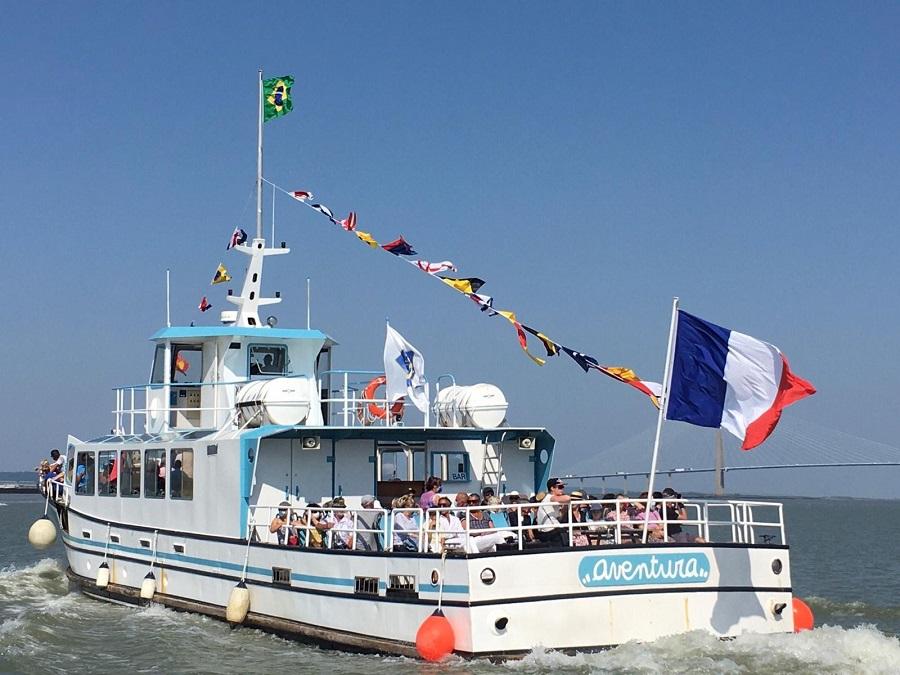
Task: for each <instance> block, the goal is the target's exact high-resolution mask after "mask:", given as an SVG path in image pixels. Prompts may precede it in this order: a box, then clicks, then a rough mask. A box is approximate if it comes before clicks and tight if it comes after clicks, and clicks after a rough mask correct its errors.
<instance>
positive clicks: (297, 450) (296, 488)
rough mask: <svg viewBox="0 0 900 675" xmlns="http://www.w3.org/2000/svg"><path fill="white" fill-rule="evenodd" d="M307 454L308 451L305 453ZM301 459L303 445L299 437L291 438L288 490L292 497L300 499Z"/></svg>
mask: <svg viewBox="0 0 900 675" xmlns="http://www.w3.org/2000/svg"><path fill="white" fill-rule="evenodd" d="M307 454H308V453H307ZM302 461H303V446H302V445H301V439H299V438H292V439H291V462H290V467H289V469H288V481H289V490H290V492H291V496H292V497H293V498H294V499H300V495H301V494H302V493H301V492H300V471H301V463H302Z"/></svg>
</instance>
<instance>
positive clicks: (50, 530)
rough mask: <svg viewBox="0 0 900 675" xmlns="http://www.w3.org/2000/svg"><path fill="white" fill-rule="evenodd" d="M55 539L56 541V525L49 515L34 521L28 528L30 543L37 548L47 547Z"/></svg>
mask: <svg viewBox="0 0 900 675" xmlns="http://www.w3.org/2000/svg"><path fill="white" fill-rule="evenodd" d="M54 541H56V525H54V524H53V522H52V521H51V520H50V519H49V518H48V517H47V516H43V517H42V518H38V519H37V520H36V521H34V524H33V525H32V526H31V529H29V530H28V543H29V544H31V545H32V546H34V547H35V548H36V549H45V548H47V547H48V546H50V545H51V544H52V543H53V542H54Z"/></svg>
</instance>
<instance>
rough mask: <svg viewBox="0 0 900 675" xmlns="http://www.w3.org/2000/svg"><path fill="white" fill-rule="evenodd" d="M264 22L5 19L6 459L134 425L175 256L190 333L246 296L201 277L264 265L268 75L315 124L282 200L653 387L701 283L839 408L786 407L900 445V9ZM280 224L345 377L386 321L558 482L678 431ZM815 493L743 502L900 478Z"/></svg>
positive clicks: (399, 275) (150, 7) (29, 460)
mask: <svg viewBox="0 0 900 675" xmlns="http://www.w3.org/2000/svg"><path fill="white" fill-rule="evenodd" d="M259 10H260V11H263V10H264V13H262V14H254V11H253V8H252V7H251V6H250V5H246V4H238V3H211V2H196V3H171V2H156V3H54V2H50V3H19V4H10V5H7V6H6V7H5V9H4V28H5V30H4V40H3V41H2V43H0V58H2V62H3V63H4V68H3V69H2V71H0V91H2V92H3V98H4V100H3V105H2V106H0V153H2V157H3V161H2V162H0V195H2V200H0V214H2V219H3V224H4V230H5V235H6V237H5V240H6V251H7V261H6V265H5V269H4V272H3V276H2V278H3V280H4V287H5V289H6V290H7V296H6V298H5V302H4V311H5V314H6V328H5V329H4V330H3V332H2V341H3V346H4V351H5V353H6V354H7V355H8V357H9V359H8V362H7V366H6V367H4V370H3V373H4V374H3V387H2V392H0V410H2V412H0V467H2V468H4V469H19V468H26V467H30V466H33V465H34V463H35V460H36V459H37V458H39V457H40V456H43V455H45V454H46V449H47V448H49V447H51V446H54V445H61V444H63V443H64V442H65V435H66V433H73V434H75V435H76V436H80V437H82V438H87V437H91V436H93V435H96V434H98V433H101V432H103V431H105V430H107V429H108V428H109V427H110V426H111V424H112V415H111V414H110V413H109V411H110V410H111V409H112V407H113V405H114V398H113V393H112V388H113V387H115V386H118V385H124V384H137V383H141V382H144V381H145V380H146V379H147V377H148V374H149V368H150V359H151V356H152V354H151V349H150V344H149V343H147V342H146V338H147V337H148V336H149V335H151V334H152V333H153V332H154V331H155V330H156V329H157V328H159V327H160V326H161V325H162V323H163V322H164V320H165V312H164V271H165V269H166V268H167V267H168V268H171V270H172V281H173V292H172V305H173V321H174V322H175V323H188V322H190V321H192V320H196V321H198V322H200V321H201V320H205V321H208V322H212V321H214V320H215V318H216V317H215V316H210V315H205V316H203V317H202V319H201V315H200V314H199V313H198V312H197V310H196V304H197V302H198V301H199V298H200V296H201V295H204V294H206V295H208V296H209V298H210V301H211V302H212V303H213V305H214V306H215V312H213V313H211V314H215V313H216V312H217V311H218V310H219V309H221V308H222V307H223V306H224V304H225V303H224V301H223V297H222V296H223V295H224V287H223V286H218V287H216V288H210V287H209V285H208V284H209V278H210V277H211V275H212V272H213V271H214V269H215V266H216V265H217V264H218V263H219V262H225V263H226V264H231V265H232V267H234V268H235V271H238V272H240V269H239V268H240V265H241V262H239V259H238V257H237V254H233V253H232V254H226V253H225V251H224V246H225V243H226V242H227V238H228V236H229V234H230V232H231V230H232V229H233V227H234V226H235V225H239V224H240V225H242V226H244V227H245V229H247V230H250V229H251V227H252V224H253V209H252V205H251V203H250V201H249V200H248V197H249V195H250V193H251V189H252V187H253V180H254V175H255V142H256V139H255V125H256V120H255V115H256V109H255V101H254V97H255V90H256V71H257V69H258V68H259V67H262V68H264V70H265V71H266V73H267V74H269V75H281V74H288V73H290V74H293V75H294V76H295V78H296V80H297V83H296V86H295V89H294V97H295V109H294V112H293V113H292V114H291V115H290V116H288V117H286V118H285V119H282V120H277V121H276V122H273V123H270V124H268V125H266V175H267V177H268V178H270V179H271V180H273V181H274V182H276V183H278V184H279V185H282V186H284V187H286V188H288V189H309V190H312V191H313V192H314V193H316V196H317V197H319V198H321V200H322V201H323V202H324V203H326V204H328V205H329V206H331V207H332V208H333V209H334V210H335V211H336V212H338V213H340V214H341V216H343V215H345V214H346V212H347V211H349V210H351V209H352V210H355V211H356V212H357V213H358V214H359V223H360V228H361V229H364V230H367V231H370V232H372V234H373V235H374V236H375V237H376V239H379V240H380V241H388V240H390V239H393V238H394V237H395V236H397V235H399V234H401V233H402V234H403V235H404V236H405V237H406V238H407V239H408V240H409V241H411V242H412V243H413V244H414V245H415V246H416V247H417V250H418V251H419V252H420V253H421V254H422V256H423V257H425V258H427V259H430V260H442V259H446V258H449V259H451V260H453V261H455V262H456V263H457V264H458V265H459V266H460V273H461V275H462V276H478V277H481V278H483V279H486V280H487V281H488V284H487V285H486V286H485V287H484V289H483V292H485V293H490V294H492V295H493V296H494V297H495V301H496V303H497V305H498V306H501V307H503V308H506V309H511V310H514V311H516V312H517V313H518V314H519V316H520V318H521V319H523V320H524V321H525V322H526V323H528V324H529V325H532V326H534V327H536V328H538V329H541V330H543V331H544V332H546V333H547V334H549V335H550V336H551V337H552V338H554V339H555V340H557V341H558V342H561V343H563V344H566V345H568V346H571V347H573V348H576V349H580V350H582V351H585V352H587V353H589V354H592V355H593V356H595V357H597V358H598V359H599V360H600V361H601V362H603V363H608V364H616V365H627V366H630V367H632V368H634V369H635V370H636V371H637V372H638V373H639V374H641V375H642V376H644V377H646V378H648V379H657V380H659V379H660V378H661V373H662V367H663V360H664V350H665V342H666V332H667V328H668V321H669V307H670V304H671V298H672V296H673V295H678V296H680V297H681V299H682V306H683V307H684V308H685V309H687V310H688V311H691V312H693V313H695V314H698V315H700V316H702V317H704V318H706V319H709V320H712V321H715V322H716V323H719V324H721V325H724V326H727V327H730V328H734V329H736V330H740V331H742V332H745V333H749V334H751V335H754V336H756V337H759V338H762V339H765V340H768V341H770V342H773V343H774V344H777V345H778V346H780V347H781V348H782V349H783V350H784V352H785V353H786V354H787V355H788V357H789V358H790V360H791V365H792V367H793V369H794V370H795V371H796V372H797V373H798V374H800V375H802V376H804V377H806V378H808V379H810V380H811V381H812V382H813V383H814V384H815V385H816V386H817V387H818V389H819V393H818V394H817V395H816V396H814V397H812V398H811V399H807V400H805V401H803V402H801V403H799V404H797V405H796V406H795V407H794V408H792V409H790V410H789V411H788V412H787V415H790V416H793V415H796V416H798V417H799V418H802V420H804V422H805V423H806V422H808V423H810V424H812V425H820V426H821V427H822V428H823V429H834V430H838V431H840V432H843V433H846V434H850V435H851V436H860V437H863V438H866V439H871V440H873V441H877V442H881V443H887V444H890V445H894V446H896V445H897V442H896V440H895V439H896V438H897V437H898V432H900V418H898V416H897V415H896V410H897V404H896V400H895V391H896V389H897V385H898V382H900V360H898V359H897V352H898V347H900V339H898V336H900V312H898V309H900V306H898V305H900V303H898V300H897V281H898V277H900V274H898V272H897V261H896V257H897V254H898V251H900V234H898V229H897V227H896V220H897V213H898V212H900V208H898V207H900V193H898V190H897V186H898V185H900V151H898V147H897V142H896V139H897V138H898V137H900V128H898V127H900V90H898V88H897V86H896V83H897V73H898V72H900V47H898V42H897V40H896V26H897V25H898V20H900V9H898V7H897V5H896V4H894V3H866V4H865V5H862V6H859V5H851V4H850V3H821V2H816V3H790V4H789V5H787V6H786V5H784V4H783V3H762V4H756V3H755V4H749V3H745V4H729V5H717V4H700V3H691V4H688V3H682V4H671V3H646V4H641V5H634V4H632V3H620V4H611V3H565V4H563V3H559V4H548V3H537V2H531V3H528V2H526V3H516V4H514V5H512V4H503V3H475V2H472V3H467V2H457V3H452V4H444V5H423V4H422V3H396V2H394V3H379V4H375V3H362V2H359V3H341V4H338V3H304V4H299V3H283V4H282V3H276V2H268V3H265V4H264V5H259ZM267 201H268V200H267ZM267 209H268V204H267ZM276 213H277V226H276V227H277V238H278V239H285V240H287V241H288V243H289V245H290V246H291V247H292V248H293V254H292V255H291V256H289V257H288V258H287V260H286V261H285V259H277V260H275V261H273V262H272V263H271V264H270V265H269V267H268V268H267V276H266V286H267V289H269V290H281V292H282V294H283V296H284V297H285V302H284V304H283V305H282V306H280V307H279V308H278V311H277V312H276V313H277V314H278V315H279V318H280V321H281V324H280V325H282V326H290V325H301V324H303V323H304V322H305V312H306V308H305V302H304V295H305V291H304V285H305V281H304V280H305V278H306V277H307V276H309V277H311V278H312V285H313V307H312V315H313V323H314V324H315V326H316V327H319V328H321V329H322V330H324V331H326V332H328V333H329V334H330V335H332V336H334V337H335V338H336V339H337V340H338V342H340V344H341V346H340V347H339V349H338V350H337V351H336V357H337V365H339V366H341V367H347V368H353V367H356V368H367V369H369V368H371V369H374V368H378V367H379V360H380V354H381V349H382V345H383V338H384V330H383V321H384V317H385V316H390V318H391V321H392V324H393V325H394V326H395V327H396V328H397V329H398V330H400V331H401V332H402V333H404V334H405V335H406V336H407V337H408V338H409V339H410V340H411V341H412V342H413V343H414V344H416V345H417V346H418V347H419V348H420V349H422V351H423V352H424V353H425V357H426V363H427V368H428V372H429V374H430V375H431V376H432V379H433V378H434V377H435V376H436V375H438V374H440V373H444V372H453V373H455V374H456V376H457V379H458V380H460V381H462V382H479V381H489V382H494V383H496V384H498V385H499V386H500V387H501V388H502V389H503V390H504V391H505V392H506V394H507V397H508V398H509V399H510V415H509V417H510V421H511V422H513V423H515V424H537V425H545V426H547V427H548V428H549V429H550V430H551V431H552V432H553V433H554V434H555V435H556V437H557V438H558V441H559V444H558V448H559V459H558V461H559V464H558V466H559V467H560V468H564V467H565V466H566V464H567V462H570V461H571V462H573V463H574V461H575V460H576V459H577V460H582V459H583V458H585V457H590V456H593V455H595V454H596V455H597V456H598V457H602V451H603V450H604V448H607V447H612V446H614V445H616V444H619V443H621V442H622V441H624V440H626V439H628V438H630V437H633V436H635V435H637V434H639V433H641V432H643V431H644V430H645V429H646V428H647V427H649V426H652V425H653V424H654V421H655V418H654V414H653V409H652V408H650V407H649V406H648V404H647V402H646V400H644V399H643V398H642V397H641V396H640V394H638V393H636V392H634V391H632V390H631V389H630V388H628V387H624V386H622V385H617V384H616V383H615V382H613V381H611V380H608V379H606V378H602V377H599V376H596V375H593V374H592V375H583V374H582V373H581V371H580V370H579V369H578V368H577V367H576V366H575V365H574V364H573V363H572V362H570V361H568V360H556V361H553V362H551V363H548V365H547V366H545V367H544V368H537V367H535V366H534V365H532V364H531V363H530V362H529V361H528V359H527V358H525V357H524V356H523V355H522V354H521V352H520V350H519V348H518V346H517V344H516V341H515V335H514V333H513V332H512V330H511V328H510V327H509V326H508V325H507V324H506V323H505V322H503V321H502V320H500V319H496V320H492V319H488V318H486V317H484V316H482V315H481V314H480V313H479V312H477V310H476V309H475V307H474V305H471V303H469V302H468V301H467V300H465V299H464V298H462V297H461V296H458V295H456V294H454V293H453V292H452V291H450V290H449V289H446V288H444V287H442V286H441V285H440V284H437V283H432V282H431V280H429V279H428V278H427V277H425V276H424V275H422V274H419V273H416V272H415V270H413V269H412V268H410V267H409V266H407V265H403V264H401V263H398V262H397V261H396V260H394V259H392V258H391V257H390V256H388V255H385V254H379V253H378V252H371V251H369V250H368V249H366V248H365V247H363V246H360V245H359V244H358V243H357V242H356V241H355V240H354V239H353V238H348V237H347V236H346V235H345V234H344V233H342V232H340V231H339V230H335V229H334V228H333V227H331V226H329V225H328V223H327V221H325V222H323V220H322V219H321V218H317V217H316V214H314V213H312V212H311V211H309V210H308V209H304V208H303V207H302V206H300V205H298V204H295V203H293V202H290V200H287V199H286V198H282V199H280V200H279V201H278V203H277V209H276ZM267 219H268V216H267ZM267 231H268V226H267ZM777 433H778V432H777V431H776V437H777ZM696 438H697V440H696V442H697V443H701V444H705V443H710V444H711V440H710V436H709V434H708V433H706V432H704V433H703V434H699V435H698V436H697V437H696ZM664 452H665V448H664ZM647 453H648V455H649V448H648V449H647ZM735 461H740V457H739V455H738V454H735ZM597 469H598V471H604V470H610V469H615V467H606V466H603V465H602V460H598V467H597ZM746 473H748V474H750V473H753V472H746ZM820 475H821V477H819V476H820ZM806 476H808V478H804V477H802V476H801V477H800V478H798V477H797V476H796V475H794V476H791V477H790V478H789V479H788V478H786V477H779V476H774V475H769V476H768V477H767V478H766V479H765V480H763V479H762V477H761V476H758V477H757V478H756V479H752V478H744V477H742V478H741V480H742V481H748V484H747V485H746V486H741V487H744V488H745V489H747V490H753V489H770V490H773V491H778V490H789V489H794V490H798V491H804V490H807V488H808V490H807V491H815V490H820V491H822V490H824V491H826V492H827V491H836V493H840V494H854V493H866V494H880V495H896V490H895V489H894V487H893V486H894V484H895V483H896V481H897V478H898V477H900V471H898V470H895V469H892V470H887V471H886V472H885V471H882V472H868V473H867V472H858V473H852V474H851V473H843V472H842V473H841V474H840V475H838V474H836V473H834V472H832V473H830V474H827V475H826V474H819V473H817V474H806ZM754 480H756V481H758V482H759V484H756V483H753V481H754ZM798 484H802V485H798Z"/></svg>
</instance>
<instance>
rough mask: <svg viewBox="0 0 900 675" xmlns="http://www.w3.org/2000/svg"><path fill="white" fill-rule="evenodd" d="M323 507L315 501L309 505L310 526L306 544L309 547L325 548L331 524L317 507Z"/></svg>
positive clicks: (307, 512)
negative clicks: (326, 535)
mask: <svg viewBox="0 0 900 675" xmlns="http://www.w3.org/2000/svg"><path fill="white" fill-rule="evenodd" d="M319 508H321V507H320V506H319V505H318V504H316V503H315V502H313V503H312V504H310V505H309V506H308V507H307V510H306V514H307V518H308V519H309V528H308V529H307V531H306V545H307V546H308V547H309V548H324V547H325V533H326V532H327V531H328V530H329V529H330V525H329V524H328V522H326V520H325V519H324V518H323V517H322V512H321V511H316V510H315V509H319Z"/></svg>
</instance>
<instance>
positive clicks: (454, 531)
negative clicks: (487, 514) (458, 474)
mask: <svg viewBox="0 0 900 675" xmlns="http://www.w3.org/2000/svg"><path fill="white" fill-rule="evenodd" d="M463 494H464V493H463ZM466 497H467V498H468V495H466ZM451 507H452V504H451V503H450V498H449V497H443V496H442V497H440V499H439V501H438V508H440V509H448V510H446V511H444V510H442V511H441V512H440V515H439V516H438V523H439V527H438V530H439V531H440V532H441V534H442V535H444V534H446V537H445V538H444V541H443V547H444V548H445V549H447V548H449V549H462V550H464V551H466V552H467V553H478V547H477V546H475V542H474V540H473V539H472V538H471V537H470V536H469V535H468V534H467V533H466V531H465V529H464V528H463V525H462V523H461V522H460V520H459V518H458V517H457V515H456V514H455V513H454V512H453V511H450V510H449V509H450V508H451Z"/></svg>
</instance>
